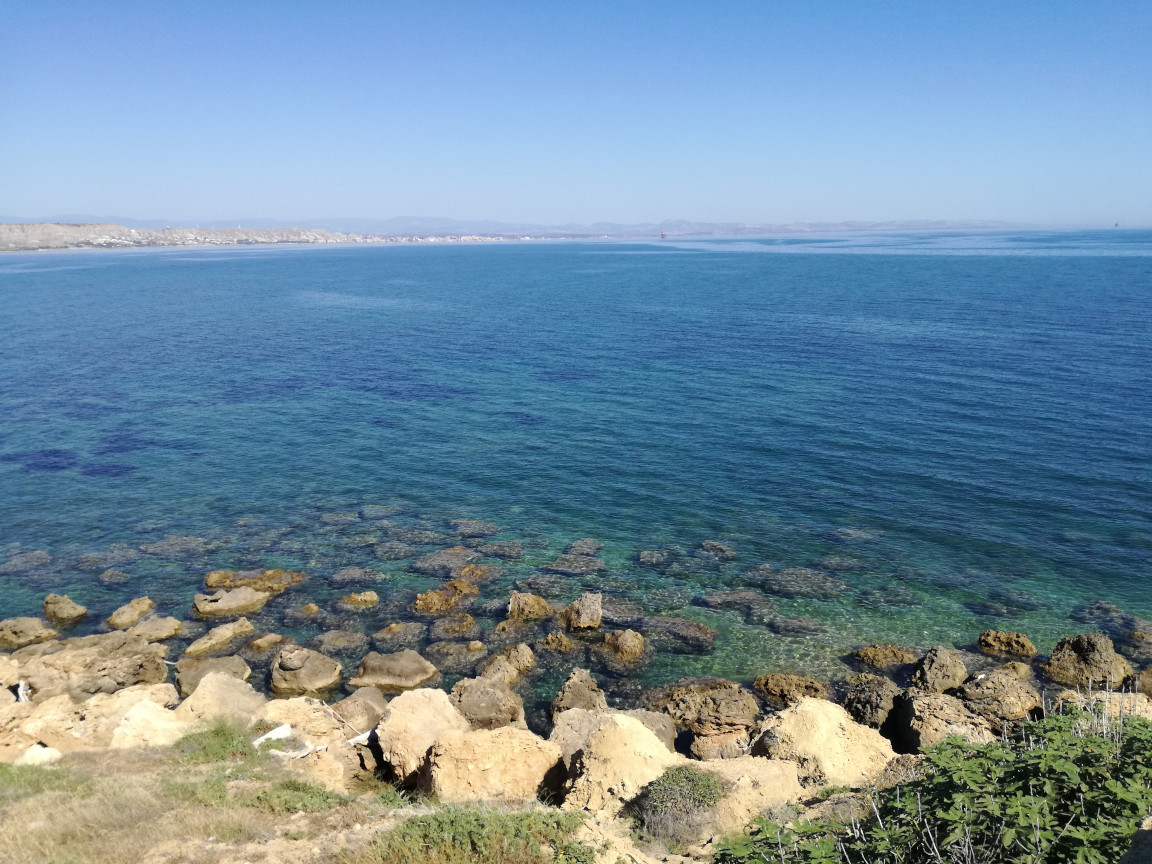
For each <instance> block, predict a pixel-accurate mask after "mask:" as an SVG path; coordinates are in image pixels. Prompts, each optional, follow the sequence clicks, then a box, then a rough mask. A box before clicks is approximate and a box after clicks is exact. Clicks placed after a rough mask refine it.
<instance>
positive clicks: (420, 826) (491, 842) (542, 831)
mask: <svg viewBox="0 0 1152 864" xmlns="http://www.w3.org/2000/svg"><path fill="white" fill-rule="evenodd" d="M581 821H582V820H581V817H580V816H578V815H577V814H574V813H557V812H554V811H539V810H538V811H532V812H528V813H504V812H501V811H499V810H478V809H473V808H467V807H445V808H442V809H440V810H437V811H436V812H435V813H430V814H429V815H427V816H417V817H414V818H412V819H409V820H408V821H407V822H405V823H404V824H402V825H400V826H399V827H397V828H395V829H394V830H392V831H390V832H388V833H387V834H385V835H383V836H382V837H381V838H379V839H377V840H376V841H374V843H373V845H372V849H371V857H370V860H372V861H379V862H388V864H413V862H419V864H545V862H550V861H554V862H560V864H592V862H593V861H594V859H595V856H594V854H593V852H592V850H591V849H588V848H586V847H583V846H580V845H579V844H577V843H573V842H571V841H570V840H569V839H568V835H570V834H571V833H572V832H573V831H575V830H576V829H577V828H578V827H579V826H580V823H581ZM545 846H547V847H550V848H551V850H552V852H551V854H550V855H547V854H546V853H545V850H544V848H543V847H545ZM358 860H364V859H358Z"/></svg>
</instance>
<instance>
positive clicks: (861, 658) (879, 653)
mask: <svg viewBox="0 0 1152 864" xmlns="http://www.w3.org/2000/svg"><path fill="white" fill-rule="evenodd" d="M919 656H920V655H918V654H917V653H916V652H915V651H913V650H912V649H911V648H901V647H900V646H899V645H893V644H891V643H890V642H883V643H877V644H875V645H865V646H864V647H863V648H857V649H856V650H855V651H853V652H852V657H853V659H855V660H857V661H858V662H860V663H862V664H864V665H865V666H871V667H872V668H873V669H889V668H891V667H893V666H906V665H908V664H909V663H915V662H916V660H917V658H918V657H919Z"/></svg>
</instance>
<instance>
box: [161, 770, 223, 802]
mask: <svg viewBox="0 0 1152 864" xmlns="http://www.w3.org/2000/svg"><path fill="white" fill-rule="evenodd" d="M163 790H164V794H165V795H166V796H167V797H168V798H171V799H172V800H173V801H178V802H180V803H185V804H199V805H200V806H201V807H223V806H225V805H226V804H227V803H228V800H229V799H228V790H227V788H226V787H225V786H224V778H223V777H221V776H220V775H213V776H211V777H206V778H205V779H203V780H191V781H187V782H166V783H164V785H163Z"/></svg>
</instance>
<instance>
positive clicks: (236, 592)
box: [192, 586, 272, 618]
mask: <svg viewBox="0 0 1152 864" xmlns="http://www.w3.org/2000/svg"><path fill="white" fill-rule="evenodd" d="M271 597H272V595H271V594H269V593H268V592H266V591H256V590H255V589H253V588H248V587H246V586H245V587H241V588H233V589H232V590H228V589H226V588H221V589H220V590H219V591H217V592H216V593H215V594H211V595H209V594H197V595H196V596H194V597H193V598H192V608H193V610H194V611H195V613H196V617H197V618H227V617H230V616H232V615H246V614H248V613H249V612H258V611H260V610H261V609H263V608H264V604H265V603H267V602H268V600H269V598H271Z"/></svg>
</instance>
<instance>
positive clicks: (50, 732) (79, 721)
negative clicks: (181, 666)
mask: <svg viewBox="0 0 1152 864" xmlns="http://www.w3.org/2000/svg"><path fill="white" fill-rule="evenodd" d="M176 701H177V696H176V690H175V689H174V688H173V687H172V686H171V685H170V684H151V685H137V686H133V687H128V688H125V689H123V690H120V691H118V692H116V693H98V694H95V695H93V696H91V698H89V699H86V700H84V701H82V702H77V701H76V700H75V699H73V697H72V696H70V695H68V694H67V693H60V694H58V695H55V696H52V697H49V698H45V699H42V700H40V701H37V702H35V703H33V704H31V705H28V704H27V703H24V704H18V705H17V706H16V707H17V708H21V709H25V713H24V715H23V716H22V717H20V718H19V719H18V721H17V725H18V731H19V733H21V734H23V735H24V736H25V737H27V738H29V739H31V740H34V741H38V742H40V743H41V744H44V745H47V746H49V747H53V748H55V749H57V750H60V751H61V752H64V753H67V752H70V751H73V750H91V749H102V748H106V747H109V746H111V744H112V741H113V736H114V734H115V732H116V729H117V727H119V726H120V724H121V723H122V722H123V721H124V719H125V717H127V716H128V715H129V712H131V710H132V709H133V708H135V707H136V706H137V705H139V704H140V703H151V704H152V705H153V707H155V708H159V709H160V710H163V709H164V708H166V707H167V706H170V705H174V704H175V703H176ZM142 711H143V712H145V716H146V717H148V716H153V717H156V716H159V715H156V714H155V713H154V712H152V711H151V709H142ZM170 713H171V712H165V714H170ZM140 714H141V712H140V711H138V712H136V714H135V715H133V716H136V717H139V716H140ZM139 725H140V726H142V727H144V728H147V727H148V726H149V725H150V724H149V723H148V722H147V721H146V720H145V721H143V722H141V723H140V724H139ZM124 734H127V733H124ZM122 737H123V736H122ZM168 743H170V742H168Z"/></svg>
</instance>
